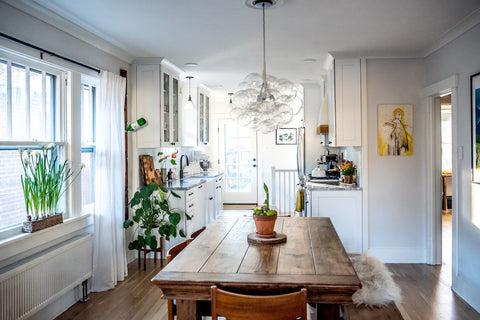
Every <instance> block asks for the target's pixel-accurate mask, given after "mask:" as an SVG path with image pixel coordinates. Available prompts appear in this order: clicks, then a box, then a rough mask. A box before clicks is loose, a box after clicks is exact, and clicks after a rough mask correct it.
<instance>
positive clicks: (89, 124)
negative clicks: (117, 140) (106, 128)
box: [82, 85, 94, 143]
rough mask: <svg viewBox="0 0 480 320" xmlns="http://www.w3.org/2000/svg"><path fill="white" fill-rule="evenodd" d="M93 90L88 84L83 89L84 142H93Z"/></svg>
mask: <svg viewBox="0 0 480 320" xmlns="http://www.w3.org/2000/svg"><path fill="white" fill-rule="evenodd" d="M93 141H94V140H93V107H92V92H91V87H90V86H88V85H84V86H83V90H82V143H88V142H93Z"/></svg>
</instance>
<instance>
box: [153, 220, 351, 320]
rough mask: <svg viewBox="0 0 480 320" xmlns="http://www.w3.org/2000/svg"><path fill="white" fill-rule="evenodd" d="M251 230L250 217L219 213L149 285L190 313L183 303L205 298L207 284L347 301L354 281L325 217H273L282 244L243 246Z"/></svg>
mask: <svg viewBox="0 0 480 320" xmlns="http://www.w3.org/2000/svg"><path fill="white" fill-rule="evenodd" d="M254 231H255V224H254V221H253V219H252V217H228V216H221V217H219V218H218V219H217V220H215V222H214V223H212V224H211V225H210V226H208V227H207V229H206V230H205V231H204V232H203V233H201V234H200V235H199V236H198V237H197V238H196V239H195V240H194V241H193V242H191V243H190V244H189V245H188V246H187V247H186V248H185V249H184V250H183V251H182V252H181V253H180V254H179V255H178V256H177V257H176V258H175V259H173V260H172V262H170V263H169V264H168V265H167V266H166V267H165V268H164V269H163V270H161V271H160V272H159V273H158V274H157V275H156V276H155V277H154V278H153V279H152V283H153V284H156V285H157V286H159V287H160V288H161V289H162V292H163V294H164V296H163V298H166V299H177V300H180V303H179V307H180V309H181V308H183V307H185V310H179V315H180V313H181V312H183V311H185V312H186V314H188V313H190V312H195V310H192V308H193V309H194V308H195V306H194V304H192V303H187V302H188V301H192V300H193V301H194V300H210V286H212V285H218V286H221V287H227V288H234V289H238V290H240V291H244V292H259V291H266V292H272V293H279V292H282V291H283V292H285V291H286V290H287V291H288V290H296V289H300V288H306V289H307V294H308V302H310V303H316V304H334V305H337V304H342V303H352V294H353V293H354V292H355V291H356V290H358V289H360V288H361V284H360V280H359V279H358V277H357V274H356V273H355V270H354V269H353V266H352V264H351V262H350V259H349V258H348V256H347V254H346V252H345V249H344V247H343V245H342V243H341V241H340V239H339V238H338V235H337V233H336V231H335V228H334V227H333V225H332V222H331V221H330V219H329V218H305V217H278V219H277V221H276V224H275V231H277V232H281V233H284V234H285V235H287V241H286V242H285V243H282V244H276V245H256V244H249V243H248V241H247V236H248V234H249V233H252V232H254ZM187 307H188V308H189V310H186V309H187Z"/></svg>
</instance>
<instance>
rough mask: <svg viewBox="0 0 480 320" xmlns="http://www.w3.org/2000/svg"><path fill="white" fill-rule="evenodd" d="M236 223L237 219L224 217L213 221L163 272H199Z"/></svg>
mask: <svg viewBox="0 0 480 320" xmlns="http://www.w3.org/2000/svg"><path fill="white" fill-rule="evenodd" d="M237 221H238V218H226V217H222V218H218V219H217V220H215V222H214V223H213V224H212V225H210V226H209V227H208V228H207V229H205V231H204V232H202V234H201V235H200V236H199V237H198V238H197V239H195V240H194V241H192V243H191V244H190V245H188V246H187V248H185V250H183V251H182V252H181V253H180V254H179V255H178V256H176V257H175V259H174V260H173V261H172V262H171V263H169V264H168V265H167V266H166V267H165V269H164V271H176V272H199V271H200V269H201V268H202V267H203V265H204V264H205V262H206V261H207V260H208V258H209V257H210V256H211V255H212V253H213V252H214V251H215V250H216V249H217V247H218V245H219V244H220V243H221V242H222V241H223V239H224V238H225V236H226V235H227V234H228V233H229V231H230V230H231V229H232V227H233V226H234V225H235V224H236V223H237ZM245 241H246V238H245Z"/></svg>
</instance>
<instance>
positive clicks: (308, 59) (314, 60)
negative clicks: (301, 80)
mask: <svg viewBox="0 0 480 320" xmlns="http://www.w3.org/2000/svg"><path fill="white" fill-rule="evenodd" d="M316 61H317V59H313V58H307V59H303V62H305V63H313V62H316Z"/></svg>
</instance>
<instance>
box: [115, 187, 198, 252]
mask: <svg viewBox="0 0 480 320" xmlns="http://www.w3.org/2000/svg"><path fill="white" fill-rule="evenodd" d="M170 195H172V196H174V197H175V198H180V196H179V195H178V194H176V193H175V192H173V191H170V193H168V192H167V190H166V189H165V188H164V187H162V186H159V185H158V184H156V183H152V184H149V185H146V186H143V187H141V188H140V190H139V191H137V192H135V195H134V196H133V198H132V200H130V203H129V204H130V207H131V208H133V209H135V214H134V215H133V217H132V219H131V220H130V219H126V220H125V221H124V223H123V227H124V228H125V229H126V228H129V227H131V226H133V225H134V222H135V223H137V230H136V234H137V238H136V239H135V240H134V241H132V242H130V243H129V244H128V249H130V250H141V249H143V247H144V246H149V247H150V249H151V250H155V249H156V248H157V246H158V243H157V237H156V236H155V233H157V234H158V235H160V236H163V237H165V239H166V240H170V237H171V236H173V237H176V236H177V234H178V235H180V236H181V237H183V238H185V232H184V231H183V229H178V224H179V223H180V220H181V218H182V216H181V214H180V213H179V212H175V211H173V210H172V209H170V207H169V204H168V198H169V197H170ZM185 217H186V219H187V220H190V219H191V217H190V216H189V215H187V214H186V213H185ZM138 227H140V229H138ZM177 229H178V231H177Z"/></svg>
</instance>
